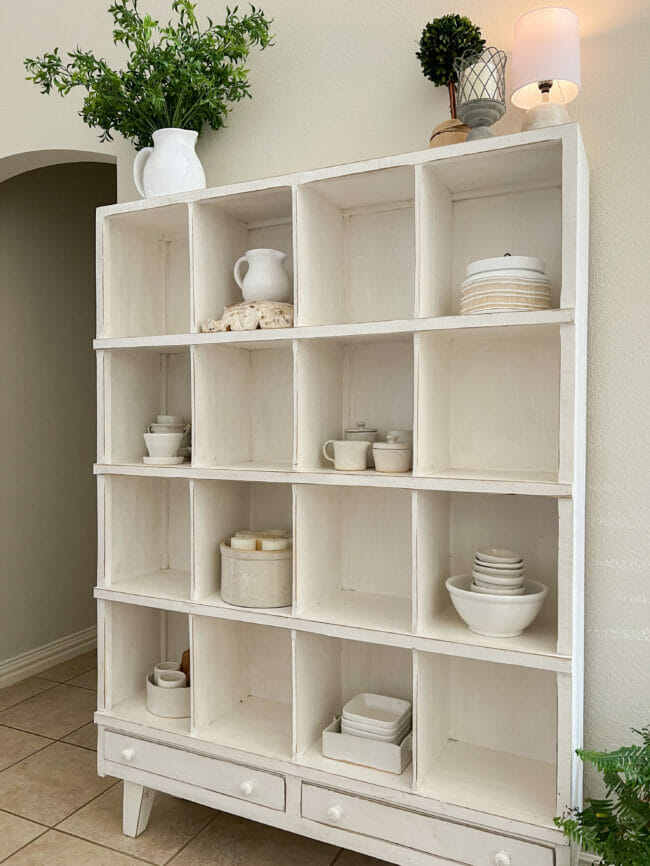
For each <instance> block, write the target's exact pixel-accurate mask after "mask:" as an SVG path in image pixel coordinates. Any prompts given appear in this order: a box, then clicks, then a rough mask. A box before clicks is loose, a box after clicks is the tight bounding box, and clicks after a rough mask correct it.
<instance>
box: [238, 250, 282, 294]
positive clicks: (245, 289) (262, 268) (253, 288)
mask: <svg viewBox="0 0 650 866" xmlns="http://www.w3.org/2000/svg"><path fill="white" fill-rule="evenodd" d="M286 257H287V256H286V254H285V253H282V252H280V250H264V249H259V250H247V251H246V255H244V256H242V257H241V258H240V259H237V261H236V262H235V267H234V268H233V274H234V277H235V282H236V283H237V285H238V286H239V288H240V289H241V293H242V297H243V298H244V300H245V301H291V284H290V282H289V275H288V274H287V272H286V270H285V267H284V260H285V259H286ZM244 262H246V264H248V271H247V273H246V276H245V277H244V278H243V279H242V276H241V269H242V265H243V264H244Z"/></svg>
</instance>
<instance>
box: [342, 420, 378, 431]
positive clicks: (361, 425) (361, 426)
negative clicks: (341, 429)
mask: <svg viewBox="0 0 650 866" xmlns="http://www.w3.org/2000/svg"><path fill="white" fill-rule="evenodd" d="M345 432H346V433H376V432H377V428H376V427H368V425H367V423H366V422H365V421H356V422H355V425H354V427H346V428H345Z"/></svg>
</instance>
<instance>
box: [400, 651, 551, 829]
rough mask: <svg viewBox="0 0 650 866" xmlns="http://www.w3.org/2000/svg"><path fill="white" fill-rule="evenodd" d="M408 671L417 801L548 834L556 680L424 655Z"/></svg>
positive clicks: (541, 673) (527, 670) (518, 670)
mask: <svg viewBox="0 0 650 866" xmlns="http://www.w3.org/2000/svg"><path fill="white" fill-rule="evenodd" d="M416 665H417V674H416V682H417V699H416V709H415V719H416V721H415V725H416V729H415V734H416V736H415V741H416V750H417V754H416V766H417V779H416V789H417V791H418V793H421V794H423V795H425V796H430V797H434V798H435V799H436V800H440V801H441V802H444V803H453V804H456V805H458V806H464V807H467V808H470V809H478V810H480V811H481V812H490V813H492V814H494V815H500V816H503V817H507V818H509V819H519V820H522V821H528V822H532V823H534V824H543V825H547V826H552V819H553V816H554V815H555V814H557V812H556V809H557V802H556V764H557V759H556V755H557V702H558V690H557V682H556V674H554V673H552V672H550V671H542V670H536V669H533V668H522V667H515V666H513V665H506V664H496V663H493V662H486V661H476V660H474V659H465V658H457V657H454V656H445V655H437V654H432V653H424V652H418V653H416Z"/></svg>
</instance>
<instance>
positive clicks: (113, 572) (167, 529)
mask: <svg viewBox="0 0 650 866" xmlns="http://www.w3.org/2000/svg"><path fill="white" fill-rule="evenodd" d="M104 491H105V492H104V496H105V502H104V520H105V526H104V532H105V551H104V572H105V573H104V583H105V585H106V586H108V587H110V588H111V589H114V590H116V591H119V592H126V593H132V594H133V595H143V596H151V597H155V598H163V599H174V600H182V601H189V598H190V545H191V539H190V491H189V481H186V480H185V479H183V478H142V477H138V476H129V475H111V476H107V477H106V479H105V488H104Z"/></svg>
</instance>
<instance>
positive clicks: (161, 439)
mask: <svg viewBox="0 0 650 866" xmlns="http://www.w3.org/2000/svg"><path fill="white" fill-rule="evenodd" d="M143 435H144V441H145V444H146V446H147V451H148V452H149V457H158V458H160V457H175V456H176V454H177V453H178V449H179V448H180V447H181V442H182V441H183V434H182V433H144V434H143Z"/></svg>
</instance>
